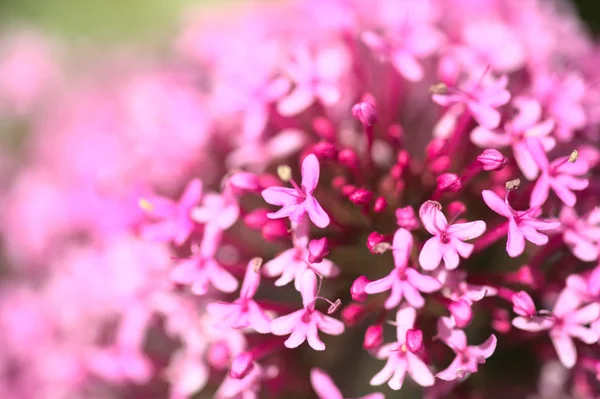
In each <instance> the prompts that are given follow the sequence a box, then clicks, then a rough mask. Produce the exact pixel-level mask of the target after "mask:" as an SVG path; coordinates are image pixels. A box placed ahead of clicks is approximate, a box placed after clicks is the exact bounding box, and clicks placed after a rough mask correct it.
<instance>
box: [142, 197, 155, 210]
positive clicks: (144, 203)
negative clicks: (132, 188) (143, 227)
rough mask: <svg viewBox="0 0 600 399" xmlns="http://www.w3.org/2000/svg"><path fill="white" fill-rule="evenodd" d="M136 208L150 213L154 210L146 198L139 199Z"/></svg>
mask: <svg viewBox="0 0 600 399" xmlns="http://www.w3.org/2000/svg"><path fill="white" fill-rule="evenodd" d="M138 206H139V207H140V208H141V209H142V210H143V211H145V212H152V211H153V210H154V204H153V203H152V202H150V201H149V200H147V199H146V198H140V199H139V200H138Z"/></svg>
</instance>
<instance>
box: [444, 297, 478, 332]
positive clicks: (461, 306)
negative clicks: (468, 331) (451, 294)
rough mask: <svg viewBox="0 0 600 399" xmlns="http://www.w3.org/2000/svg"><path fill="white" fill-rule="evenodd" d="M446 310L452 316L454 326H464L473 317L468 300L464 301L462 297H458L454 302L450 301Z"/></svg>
mask: <svg viewBox="0 0 600 399" xmlns="http://www.w3.org/2000/svg"><path fill="white" fill-rule="evenodd" d="M448 310H449V311H450V313H451V314H452V317H453V318H454V324H456V327H458V328H465V327H466V326H468V325H469V324H470V323H471V320H472V319H473V310H472V309H471V305H469V302H467V301H465V300H464V299H459V300H458V301H456V302H452V303H451V304H450V306H448Z"/></svg>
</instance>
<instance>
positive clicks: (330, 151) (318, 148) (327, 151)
mask: <svg viewBox="0 0 600 399" xmlns="http://www.w3.org/2000/svg"><path fill="white" fill-rule="evenodd" d="M312 152H313V153H314V154H315V155H316V156H317V157H318V158H319V159H336V158H337V148H335V145H333V144H331V143H329V142H327V141H321V142H318V143H317V144H315V145H314V147H313V149H312Z"/></svg>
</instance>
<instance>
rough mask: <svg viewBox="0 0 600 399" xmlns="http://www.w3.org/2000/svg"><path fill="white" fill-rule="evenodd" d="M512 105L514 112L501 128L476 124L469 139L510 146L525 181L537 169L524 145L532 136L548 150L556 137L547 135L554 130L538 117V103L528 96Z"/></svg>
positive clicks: (485, 145) (481, 144)
mask: <svg viewBox="0 0 600 399" xmlns="http://www.w3.org/2000/svg"><path fill="white" fill-rule="evenodd" d="M512 105H513V106H514V107H515V108H517V110H518V113H517V115H516V116H515V117H514V118H513V119H512V120H511V121H509V122H506V123H505V124H504V129H503V130H490V129H488V128H485V127H483V126H478V127H476V128H475V129H473V131H472V132H471V141H472V142H473V143H474V144H475V145H478V146H479V147H482V148H504V147H508V146H511V147H512V152H513V156H514V157H515V161H516V162H517V165H518V166H519V169H521V172H522V173H523V175H524V176H525V177H526V178H527V179H528V180H533V179H535V178H536V176H537V175H538V173H539V168H538V165H537V163H536V162H535V160H534V158H533V156H532V155H531V153H530V150H529V148H528V146H527V143H528V141H530V140H532V139H536V140H539V142H540V143H541V144H542V146H543V148H544V150H545V151H550V150H552V149H553V148H554V146H555V145H556V140H555V139H554V137H552V136H551V135H550V133H551V132H552V130H554V121H553V120H552V119H546V120H543V121H540V119H541V117H542V106H541V105H540V103H539V102H538V101H536V100H534V99H532V98H529V97H517V98H515V99H514V100H513V102H512Z"/></svg>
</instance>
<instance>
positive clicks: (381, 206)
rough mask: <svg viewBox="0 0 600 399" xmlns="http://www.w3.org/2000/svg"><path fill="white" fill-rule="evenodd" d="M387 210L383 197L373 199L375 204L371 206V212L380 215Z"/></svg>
mask: <svg viewBox="0 0 600 399" xmlns="http://www.w3.org/2000/svg"><path fill="white" fill-rule="evenodd" d="M386 208H387V201H386V200H385V198H383V197H377V198H375V204H374V205H373V211H375V212H376V213H380V212H383V211H385V209H386Z"/></svg>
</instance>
